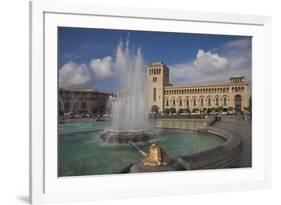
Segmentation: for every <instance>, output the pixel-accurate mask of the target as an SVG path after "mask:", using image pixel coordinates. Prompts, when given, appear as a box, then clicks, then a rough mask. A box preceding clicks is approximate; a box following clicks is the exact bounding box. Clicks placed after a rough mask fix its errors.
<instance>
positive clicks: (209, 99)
mask: <svg viewBox="0 0 281 205" xmlns="http://www.w3.org/2000/svg"><path fill="white" fill-rule="evenodd" d="M208 106H211V98H208Z"/></svg>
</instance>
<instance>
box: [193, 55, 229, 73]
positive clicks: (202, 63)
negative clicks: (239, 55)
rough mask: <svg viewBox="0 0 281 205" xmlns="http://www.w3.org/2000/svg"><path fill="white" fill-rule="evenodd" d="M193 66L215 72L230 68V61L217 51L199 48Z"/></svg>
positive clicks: (200, 69) (205, 71)
mask: <svg viewBox="0 0 281 205" xmlns="http://www.w3.org/2000/svg"><path fill="white" fill-rule="evenodd" d="M193 66H194V67H195V68H197V69H198V70H199V71H200V72H203V73H209V74H211V73H214V72H218V71H222V70H225V69H228V68H229V66H230V62H229V60H228V59H226V58H225V57H222V56H219V55H218V54H217V53H211V52H210V51H208V52H205V51H204V50H198V52H197V56H196V60H195V61H194V62H193Z"/></svg>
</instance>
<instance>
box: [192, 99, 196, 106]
mask: <svg viewBox="0 0 281 205" xmlns="http://www.w3.org/2000/svg"><path fill="white" fill-rule="evenodd" d="M193 106H196V99H195V98H194V99H193Z"/></svg>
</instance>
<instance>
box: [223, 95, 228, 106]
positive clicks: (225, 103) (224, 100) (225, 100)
mask: <svg viewBox="0 0 281 205" xmlns="http://www.w3.org/2000/svg"><path fill="white" fill-rule="evenodd" d="M223 105H224V106H227V99H226V97H223Z"/></svg>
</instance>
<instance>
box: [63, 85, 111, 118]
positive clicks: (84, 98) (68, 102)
mask: <svg viewBox="0 0 281 205" xmlns="http://www.w3.org/2000/svg"><path fill="white" fill-rule="evenodd" d="M58 92H59V93H58V95H59V100H58V101H59V102H58V104H59V112H60V113H69V112H87V113H104V112H105V108H106V104H107V100H108V98H109V96H110V95H113V94H112V93H107V92H101V91H97V90H91V89H75V88H59V91H58Z"/></svg>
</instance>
